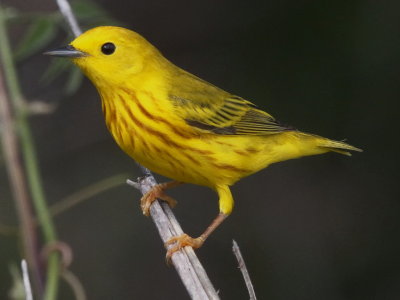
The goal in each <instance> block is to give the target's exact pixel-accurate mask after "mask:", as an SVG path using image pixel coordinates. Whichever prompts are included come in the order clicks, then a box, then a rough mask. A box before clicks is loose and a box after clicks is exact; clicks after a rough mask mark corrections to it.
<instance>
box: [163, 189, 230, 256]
mask: <svg viewBox="0 0 400 300" xmlns="http://www.w3.org/2000/svg"><path fill="white" fill-rule="evenodd" d="M216 190H217V192H218V195H219V208H220V213H219V214H218V216H217V217H216V218H215V219H214V220H213V221H212V222H211V224H210V226H208V227H207V229H206V230H205V231H204V232H203V234H202V235H200V236H199V237H198V238H192V237H190V236H189V235H187V234H186V233H184V234H182V235H179V236H174V237H172V238H170V239H169V240H168V241H167V242H166V243H165V247H167V246H168V245H171V244H174V243H176V245H175V246H173V247H171V248H170V249H169V250H168V251H167V255H166V259H167V262H169V261H170V260H171V257H172V255H173V254H174V253H175V252H176V251H179V250H180V249H182V248H183V247H185V246H190V247H192V248H193V249H197V248H200V247H201V246H202V245H203V244H204V242H205V240H206V239H207V238H208V237H209V236H210V235H211V233H213V231H214V230H215V229H216V228H217V227H218V226H219V225H220V224H221V223H222V222H223V221H224V220H225V219H226V218H227V217H228V216H229V214H230V213H231V212H232V208H233V198H232V194H231V192H230V190H229V187H228V186H221V187H217V188H216Z"/></svg>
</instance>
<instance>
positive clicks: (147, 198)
mask: <svg viewBox="0 0 400 300" xmlns="http://www.w3.org/2000/svg"><path fill="white" fill-rule="evenodd" d="M165 188H166V187H165V185H164V184H158V185H155V186H154V187H153V188H152V189H151V190H150V191H148V192H147V193H146V194H145V195H144V196H143V197H142V199H140V206H141V208H142V211H143V214H144V215H145V216H149V215H150V206H151V204H152V203H153V202H154V201H155V200H156V199H157V198H158V199H160V200H163V201H165V202H167V203H168V205H169V206H170V207H175V205H176V204H177V202H176V200H175V199H174V198H172V197H170V196H168V195H166V194H165V193H164V189H165Z"/></svg>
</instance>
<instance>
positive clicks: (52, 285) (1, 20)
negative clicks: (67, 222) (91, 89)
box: [0, 7, 59, 300]
mask: <svg viewBox="0 0 400 300" xmlns="http://www.w3.org/2000/svg"><path fill="white" fill-rule="evenodd" d="M0 44H1V48H0V51H1V58H2V63H3V68H4V74H5V78H6V82H7V87H8V91H9V95H10V99H11V102H12V105H13V109H14V112H15V126H16V128H17V131H18V133H19V136H20V143H21V149H20V151H21V153H22V156H23V159H24V163H25V170H26V173H27V179H28V184H29V189H30V192H31V195H32V200H33V205H34V208H35V211H36V214H37V219H38V221H39V224H40V226H41V229H42V232H43V237H44V240H45V243H46V244H49V243H55V242H56V241H57V235H56V231H55V227H54V223H53V220H52V219H51V217H50V213H49V210H48V207H47V203H46V199H45V195H44V191H43V185H42V182H41V176H40V172H39V167H38V161H37V155H36V151H35V147H34V142H33V137H32V133H31V129H30V126H29V121H28V112H27V110H26V108H25V105H24V101H23V97H22V93H21V88H20V85H19V82H18V78H17V75H16V69H15V66H14V63H13V60H12V55H11V53H12V52H11V48H10V44H9V40H8V36H7V30H6V22H5V16H4V10H3V8H2V7H0ZM58 277H59V254H58V253H56V252H52V253H51V254H49V257H48V260H47V272H46V286H45V292H44V297H43V299H45V300H53V299H56V296H57V291H58V280H59V279H58Z"/></svg>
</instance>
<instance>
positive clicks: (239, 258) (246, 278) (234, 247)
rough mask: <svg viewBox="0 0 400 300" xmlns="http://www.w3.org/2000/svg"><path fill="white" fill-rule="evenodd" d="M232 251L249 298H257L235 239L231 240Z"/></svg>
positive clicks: (251, 299) (255, 299)
mask: <svg viewBox="0 0 400 300" xmlns="http://www.w3.org/2000/svg"><path fill="white" fill-rule="evenodd" d="M232 244H233V245H232V251H233V254H235V256H236V260H237V261H238V263H239V269H240V271H241V272H242V275H243V279H244V282H245V283H246V287H247V290H248V291H249V295H250V300H257V298H256V293H255V292H254V287H253V284H252V283H251V279H250V275H249V272H248V271H247V267H246V264H245V263H244V259H243V256H242V253H241V252H240V249H239V246H238V244H237V243H236V241H235V240H232Z"/></svg>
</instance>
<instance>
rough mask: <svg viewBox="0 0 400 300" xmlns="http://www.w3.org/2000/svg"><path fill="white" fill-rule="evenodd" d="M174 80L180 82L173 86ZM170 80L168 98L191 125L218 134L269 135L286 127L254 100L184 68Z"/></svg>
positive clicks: (179, 114) (177, 111)
mask: <svg viewBox="0 0 400 300" xmlns="http://www.w3.org/2000/svg"><path fill="white" fill-rule="evenodd" d="M176 77H179V78H176ZM176 83H179V86H174V84H176ZM171 84H172V88H171V90H170V91H169V99H170V100H171V101H172V102H173V104H174V106H175V110H176V113H177V114H178V116H180V117H181V118H183V119H184V120H185V121H186V123H187V124H189V125H190V126H193V127H194V128H197V129H200V130H204V131H209V132H213V133H215V134H221V135H268V134H276V133H279V132H282V131H285V130H288V128H287V127H284V126H282V125H280V124H279V123H278V122H277V121H276V120H275V119H274V118H273V117H272V116H271V115H270V114H268V113H266V112H264V111H262V110H260V109H257V107H256V106H255V105H254V104H253V103H251V102H249V101H247V100H245V99H243V98H241V97H238V96H235V95H232V94H229V93H228V92H225V91H223V90H221V89H219V88H218V87H216V86H213V85H212V84H210V83H207V82H205V81H203V80H201V79H199V78H197V77H195V76H193V75H191V74H189V73H187V72H185V71H183V70H178V71H177V74H176V75H175V76H174V80H171Z"/></svg>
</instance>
